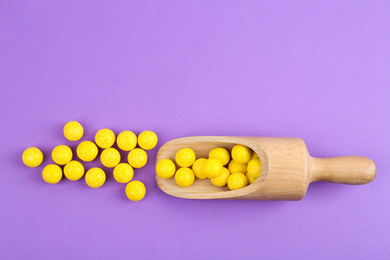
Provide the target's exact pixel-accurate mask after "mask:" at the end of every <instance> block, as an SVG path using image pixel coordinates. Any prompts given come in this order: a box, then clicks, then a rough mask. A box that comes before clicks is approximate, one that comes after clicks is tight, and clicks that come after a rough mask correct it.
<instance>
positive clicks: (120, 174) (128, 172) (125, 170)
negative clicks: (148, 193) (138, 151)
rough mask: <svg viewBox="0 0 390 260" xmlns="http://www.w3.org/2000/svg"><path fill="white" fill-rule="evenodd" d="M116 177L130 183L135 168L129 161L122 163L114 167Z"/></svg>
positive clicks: (119, 180)
mask: <svg viewBox="0 0 390 260" xmlns="http://www.w3.org/2000/svg"><path fill="white" fill-rule="evenodd" d="M113 174H114V179H115V180H116V181H117V182H119V183H128V182H129V181H131V180H132V179H133V176H134V170H133V167H131V166H130V164H128V163H120V164H118V165H117V166H115V168H114V173H113Z"/></svg>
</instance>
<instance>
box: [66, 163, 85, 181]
mask: <svg viewBox="0 0 390 260" xmlns="http://www.w3.org/2000/svg"><path fill="white" fill-rule="evenodd" d="M64 174H65V177H66V178H67V179H68V180H71V181H77V180H80V179H81V177H83V175H84V166H83V165H82V164H81V163H80V162H78V161H70V162H68V163H67V164H66V165H65V167H64Z"/></svg>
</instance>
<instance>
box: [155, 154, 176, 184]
mask: <svg viewBox="0 0 390 260" xmlns="http://www.w3.org/2000/svg"><path fill="white" fill-rule="evenodd" d="M175 172H176V166H175V164H174V163H173V162H172V161H171V160H169V159H162V160H161V161H159V162H158V163H157V165H156V173H157V176H159V177H160V178H163V179H169V178H172V176H173V175H174V174H175Z"/></svg>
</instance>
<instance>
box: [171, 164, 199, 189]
mask: <svg viewBox="0 0 390 260" xmlns="http://www.w3.org/2000/svg"><path fill="white" fill-rule="evenodd" d="M194 180H195V174H194V172H193V171H192V170H191V169H190V168H180V169H179V170H177V172H176V174H175V181H176V183H177V184H178V185H179V186H181V187H188V186H190V185H191V184H192V183H194Z"/></svg>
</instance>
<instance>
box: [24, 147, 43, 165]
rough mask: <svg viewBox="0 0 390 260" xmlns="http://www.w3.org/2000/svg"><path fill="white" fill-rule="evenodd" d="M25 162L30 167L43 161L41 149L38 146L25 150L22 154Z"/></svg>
mask: <svg viewBox="0 0 390 260" xmlns="http://www.w3.org/2000/svg"><path fill="white" fill-rule="evenodd" d="M22 160H23V163H24V164H25V165H26V166H28V167H31V168H33V167H37V166H39V165H41V163H42V161H43V154H42V152H41V150H39V149H38V148H36V147H30V148H27V149H26V150H24V152H23V155H22Z"/></svg>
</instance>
